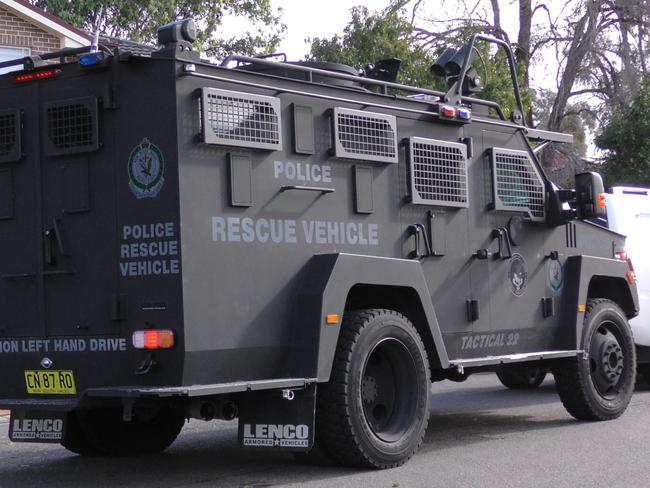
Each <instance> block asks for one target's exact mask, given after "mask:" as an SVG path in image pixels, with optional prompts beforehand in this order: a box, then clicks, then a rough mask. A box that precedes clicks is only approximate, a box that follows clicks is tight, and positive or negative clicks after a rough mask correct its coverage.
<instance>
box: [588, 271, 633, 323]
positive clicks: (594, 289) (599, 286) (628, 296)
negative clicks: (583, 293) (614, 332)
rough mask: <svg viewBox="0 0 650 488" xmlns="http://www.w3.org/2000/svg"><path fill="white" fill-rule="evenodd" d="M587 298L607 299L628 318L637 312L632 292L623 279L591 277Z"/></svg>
mask: <svg viewBox="0 0 650 488" xmlns="http://www.w3.org/2000/svg"><path fill="white" fill-rule="evenodd" d="M587 298H588V299H589V298H607V299H608V300H611V301H613V302H614V303H616V304H617V305H618V306H619V307H621V310H623V312H624V313H625V315H626V316H627V317H628V318H632V317H634V316H635V315H636V314H637V312H638V306H637V307H636V308H635V304H634V299H633V298H632V292H631V291H630V287H629V286H628V282H627V281H626V280H625V279H624V278H620V277H618V278H617V277H613V276H598V275H596V276H592V277H591V280H590V281H589V288H588V290H587Z"/></svg>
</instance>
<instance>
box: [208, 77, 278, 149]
mask: <svg viewBox="0 0 650 488" xmlns="http://www.w3.org/2000/svg"><path fill="white" fill-rule="evenodd" d="M201 103H202V105H201V108H202V110H201V122H202V123H201V127H202V131H203V142H205V143H206V144H219V145H224V146H237V147H252V148H256V149H271V150H278V151H279V150H281V149H282V117H281V113H280V99H279V98H275V97H267V96H263V95H253V94H250V93H241V92H235V91H230V90H222V89H219V88H208V87H204V88H202V89H201Z"/></svg>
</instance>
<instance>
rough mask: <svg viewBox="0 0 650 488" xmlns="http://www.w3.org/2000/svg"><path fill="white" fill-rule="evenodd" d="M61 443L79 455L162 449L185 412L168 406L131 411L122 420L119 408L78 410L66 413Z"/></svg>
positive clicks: (175, 432) (131, 453)
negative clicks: (132, 414) (129, 415)
mask: <svg viewBox="0 0 650 488" xmlns="http://www.w3.org/2000/svg"><path fill="white" fill-rule="evenodd" d="M70 417H71V418H70V421H69V424H68V430H67V432H66V440H64V441H63V442H62V443H61V444H62V445H63V446H64V447H66V448H67V449H69V450H70V451H72V452H75V453H77V454H81V455H108V456H135V455H140V454H152V453H157V452H161V451H164V450H165V449H167V447H169V446H170V445H171V443H172V442H174V440H175V439H176V437H178V434H179V433H180V431H181V429H182V428H183V424H184V422H185V416H184V415H183V413H182V412H180V411H178V410H175V409H173V408H170V407H162V408H158V409H155V410H142V411H140V410H137V411H134V417H133V419H132V420H131V421H129V422H126V421H124V419H123V418H122V409H121V408H94V409H87V410H78V411H76V412H74V413H73V414H72V415H71V416H70Z"/></svg>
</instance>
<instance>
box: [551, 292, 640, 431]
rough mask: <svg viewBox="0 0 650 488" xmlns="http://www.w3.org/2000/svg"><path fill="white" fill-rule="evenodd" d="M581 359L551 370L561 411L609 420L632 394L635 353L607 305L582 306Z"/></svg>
mask: <svg viewBox="0 0 650 488" xmlns="http://www.w3.org/2000/svg"><path fill="white" fill-rule="evenodd" d="M582 344H583V346H582V348H583V349H584V355H583V356H581V357H580V358H578V359H574V360H568V361H563V362H562V363H559V364H558V365H556V366H555V367H554V368H553V375H554V376H555V384H556V387H557V391H558V393H559V395H560V399H561V400H562V403H563V404H564V407H565V408H566V409H567V411H568V412H569V413H570V414H571V415H573V416H574V417H575V418H577V419H579V420H611V419H615V418H617V417H619V416H620V415H621V414H622V413H623V412H624V411H625V409H626V408H627V406H628V404H629V403H630V399H631V398H632V393H633V391H634V383H635V379H636V378H635V377H636V350H635V347H634V341H633V338H632V331H631V330H630V326H629V324H628V322H627V318H626V317H625V314H624V313H623V311H622V310H621V309H620V307H619V306H618V305H616V304H615V303H614V302H612V301H611V300H606V299H602V298H599V299H593V300H589V301H588V302H587V306H586V311H585V318H584V324H583V329H582Z"/></svg>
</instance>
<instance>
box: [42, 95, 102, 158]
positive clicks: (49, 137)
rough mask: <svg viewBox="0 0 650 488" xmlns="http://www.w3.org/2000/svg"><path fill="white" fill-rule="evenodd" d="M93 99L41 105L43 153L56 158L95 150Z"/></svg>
mask: <svg viewBox="0 0 650 488" xmlns="http://www.w3.org/2000/svg"><path fill="white" fill-rule="evenodd" d="M97 112H98V111H97V97H82V98H71V99H68V100H57V101H54V102H48V103H45V104H44V106H43V116H44V123H45V132H44V134H43V140H44V149H45V154H46V155H48V156H58V155H62V154H76V153H83V152H91V151H96V150H97V149H98V148H99V135H98V132H99V130H98V129H99V128H98V120H97V116H98V113H97Z"/></svg>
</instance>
